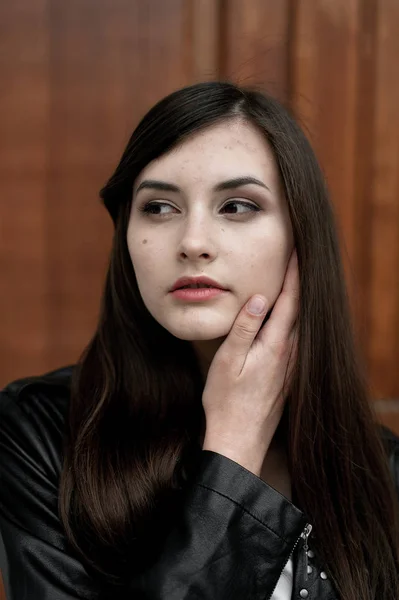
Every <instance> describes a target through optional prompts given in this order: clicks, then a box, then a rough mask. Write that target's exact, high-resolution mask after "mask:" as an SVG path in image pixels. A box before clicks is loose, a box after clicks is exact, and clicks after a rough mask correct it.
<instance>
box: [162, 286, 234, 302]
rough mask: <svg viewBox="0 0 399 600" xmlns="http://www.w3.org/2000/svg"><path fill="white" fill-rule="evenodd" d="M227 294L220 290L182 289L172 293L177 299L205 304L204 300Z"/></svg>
mask: <svg viewBox="0 0 399 600" xmlns="http://www.w3.org/2000/svg"><path fill="white" fill-rule="evenodd" d="M225 293H226V290H221V289H220V288H185V289H181V288H180V289H177V290H174V291H173V292H171V294H172V296H174V297H175V298H179V299H180V300H186V301H187V302H203V301H204V300H209V299H210V298H214V297H215V296H220V295H221V294H225Z"/></svg>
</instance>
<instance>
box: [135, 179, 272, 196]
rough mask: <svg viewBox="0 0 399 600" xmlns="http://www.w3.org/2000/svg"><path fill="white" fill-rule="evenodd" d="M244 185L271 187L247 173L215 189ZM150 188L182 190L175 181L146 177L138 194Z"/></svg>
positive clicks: (231, 188) (224, 182)
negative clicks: (168, 181) (169, 181)
mask: <svg viewBox="0 0 399 600" xmlns="http://www.w3.org/2000/svg"><path fill="white" fill-rule="evenodd" d="M244 185H258V186H260V187H262V188H265V189H266V190H269V192H270V188H269V187H267V185H266V184H264V183H263V181H260V179H256V177H251V176H249V175H245V176H243V177H236V178H235V179H227V180H226V181H222V182H220V183H218V184H217V185H215V186H214V188H213V190H214V191H215V192H222V191H224V190H234V189H236V188H239V187H242V186H244ZM144 189H150V190H159V191H161V192H181V191H182V190H181V189H180V188H179V187H178V186H177V185H174V184H173V183H167V182H166V181H157V180H155V179H145V180H144V181H142V182H141V183H140V185H139V187H138V188H137V190H136V194H138V192H139V191H140V190H144Z"/></svg>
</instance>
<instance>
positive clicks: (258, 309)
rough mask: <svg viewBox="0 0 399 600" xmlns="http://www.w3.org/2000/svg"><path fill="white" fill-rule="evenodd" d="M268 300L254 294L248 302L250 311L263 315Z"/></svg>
mask: <svg viewBox="0 0 399 600" xmlns="http://www.w3.org/2000/svg"><path fill="white" fill-rule="evenodd" d="M265 306H266V302H265V301H264V299H263V298H262V296H254V297H253V298H251V300H250V301H249V302H248V305H247V307H248V311H249V312H250V313H252V314H253V315H261V314H262V313H263V311H264V309H265Z"/></svg>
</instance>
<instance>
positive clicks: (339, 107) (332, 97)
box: [291, 0, 360, 295]
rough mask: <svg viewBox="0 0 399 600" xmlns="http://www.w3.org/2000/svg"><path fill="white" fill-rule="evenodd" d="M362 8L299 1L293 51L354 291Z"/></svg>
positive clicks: (342, 2) (303, 113)
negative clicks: (358, 42)
mask: <svg viewBox="0 0 399 600" xmlns="http://www.w3.org/2000/svg"><path fill="white" fill-rule="evenodd" d="M359 2H360V0H322V1H321V2H313V0H299V1H298V2H297V3H296V6H297V8H296V18H295V31H294V40H295V42H294V43H293V44H292V45H291V53H292V54H291V61H292V71H291V73H292V104H293V107H294V110H295V113H296V115H297V117H298V119H299V120H300V122H301V123H302V125H303V126H304V128H305V130H306V131H307V133H308V135H309V137H310V139H311V141H312V143H313V146H314V148H315V150H316V153H317V155H318V158H319V160H320V162H321V164H322V167H323V169H324V171H325V174H326V177H327V181H328V185H329V188H330V191H331V195H332V200H333V204H334V206H335V210H336V214H337V218H338V222H339V226H340V231H341V237H342V247H343V255H344V261H345V268H346V271H347V275H348V283H349V285H350V286H352V270H353V269H355V268H356V265H354V264H353V259H354V233H355V228H356V222H355V212H354V203H353V201H352V199H353V195H354V160H355V156H356V145H355V141H356V137H355V123H356V120H355V110H356V98H357V97H356V91H357V80H358V72H357V60H356V59H357V31H358V25H359ZM351 295H353V294H351Z"/></svg>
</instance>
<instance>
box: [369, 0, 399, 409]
mask: <svg viewBox="0 0 399 600" xmlns="http://www.w3.org/2000/svg"><path fill="white" fill-rule="evenodd" d="M377 11H378V12H377V21H376V23H377V48H376V52H377V55H376V81H375V136H374V143H373V151H374V170H373V176H374V177H373V196H372V203H371V212H370V229H371V237H370V242H371V244H370V245H371V261H370V272H371V289H370V301H371V305H370V321H369V334H370V342H369V356H370V365H371V377H372V381H373V384H374V388H375V394H376V396H377V397H380V396H385V397H388V398H393V397H396V398H398V397H399V370H398V359H399V175H398V173H399V169H398V167H399V111H398V107H399V77H398V75H399V67H398V64H399V37H398V31H399V3H398V2H397V0H379V2H378V3H377Z"/></svg>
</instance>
